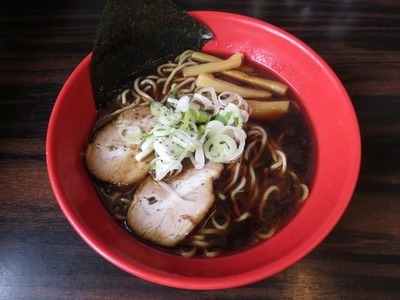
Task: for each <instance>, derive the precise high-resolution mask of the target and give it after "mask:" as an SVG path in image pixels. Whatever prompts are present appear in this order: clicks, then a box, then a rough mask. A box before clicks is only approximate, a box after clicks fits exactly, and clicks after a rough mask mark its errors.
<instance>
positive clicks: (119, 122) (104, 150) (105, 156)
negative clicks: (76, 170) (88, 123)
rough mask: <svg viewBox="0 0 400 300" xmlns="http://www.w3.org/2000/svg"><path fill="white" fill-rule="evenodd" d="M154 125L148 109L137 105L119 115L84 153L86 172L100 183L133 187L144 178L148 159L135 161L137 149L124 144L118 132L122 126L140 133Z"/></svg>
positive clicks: (138, 149) (98, 132) (100, 130)
mask: <svg viewBox="0 0 400 300" xmlns="http://www.w3.org/2000/svg"><path fill="white" fill-rule="evenodd" d="M155 122H156V121H155V118H154V117H153V115H152V114H151V113H150V107H149V106H139V107H137V108H134V109H129V110H126V111H124V112H122V113H121V114H119V116H118V117H117V118H116V119H115V120H114V121H112V122H111V123H109V124H107V125H106V126H104V127H102V128H101V129H99V130H98V131H97V132H96V133H95V135H94V138H93V139H92V142H91V143H90V144H89V145H88V146H87V148H86V151H85V154H84V155H85V161H86V166H87V168H88V170H89V172H90V173H91V174H92V175H94V176H95V177H96V178H98V179H100V180H103V181H107V182H111V183H114V184H122V185H129V184H134V183H136V182H138V181H140V180H142V179H143V178H145V177H146V175H147V174H148V172H149V169H150V161H151V157H150V158H148V159H145V160H143V161H137V160H136V158H135V156H136V155H137V154H138V153H140V152H141V150H140V148H139V147H138V146H136V145H132V144H130V145H129V144H127V143H126V142H124V141H123V140H122V139H121V137H120V134H119V133H118V129H119V126H123V125H136V126H138V127H139V128H140V129H141V130H142V131H150V130H151V129H152V128H153V127H154V125H155Z"/></svg>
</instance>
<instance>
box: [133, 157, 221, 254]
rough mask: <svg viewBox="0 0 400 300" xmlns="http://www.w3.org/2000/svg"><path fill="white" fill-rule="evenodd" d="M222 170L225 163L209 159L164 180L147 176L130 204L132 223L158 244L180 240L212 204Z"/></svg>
mask: <svg viewBox="0 0 400 300" xmlns="http://www.w3.org/2000/svg"><path fill="white" fill-rule="evenodd" d="M222 170H223V164H221V163H211V162H208V163H206V164H205V166H204V167H203V168H202V169H195V168H194V167H192V166H191V167H188V168H186V169H184V171H182V173H180V174H179V175H178V176H176V177H174V178H172V179H169V180H165V181H154V179H153V178H152V177H151V176H149V177H147V178H146V179H145V180H144V181H143V182H142V183H141V184H140V185H139V187H138V189H137V191H136V193H135V196H134V199H133V201H132V203H131V206H130V208H129V211H128V219H127V221H128V225H129V227H130V228H131V229H132V230H133V231H134V232H135V233H136V234H138V235H139V236H141V237H143V238H145V239H147V240H150V241H152V242H154V243H156V244H158V245H161V246H167V247H173V246H175V245H177V244H179V243H180V242H181V241H182V240H183V239H184V238H185V237H186V236H187V235H188V234H189V233H190V232H191V231H192V230H193V229H194V228H195V227H196V226H197V225H199V224H200V223H201V222H202V221H203V219H204V218H205V217H206V216H207V214H208V212H209V211H210V209H211V208H212V207H213V205H214V203H215V199H216V197H215V195H214V180H216V179H218V178H219V177H220V175H221V173H222Z"/></svg>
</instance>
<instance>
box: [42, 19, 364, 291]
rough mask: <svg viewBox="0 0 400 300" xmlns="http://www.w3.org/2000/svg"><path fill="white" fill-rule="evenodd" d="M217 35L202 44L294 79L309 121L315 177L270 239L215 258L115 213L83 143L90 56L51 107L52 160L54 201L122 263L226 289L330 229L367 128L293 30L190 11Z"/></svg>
mask: <svg viewBox="0 0 400 300" xmlns="http://www.w3.org/2000/svg"><path fill="white" fill-rule="evenodd" d="M191 14H192V15H193V16H194V17H195V18H198V19H199V20H200V21H202V22H203V23H205V24H206V25H208V26H209V27H210V28H211V29H212V31H213V32H214V34H215V39H213V40H212V41H210V42H209V43H207V44H206V46H205V47H204V49H203V50H204V51H206V52H211V53H217V54H218V53H220V54H228V53H234V52H239V51H241V52H244V53H245V55H246V57H247V59H249V60H251V61H254V62H257V64H259V65H261V66H262V67H265V68H266V69H268V70H269V72H272V73H273V74H274V75H275V76H277V77H278V78H280V79H281V80H282V81H284V82H285V83H287V84H288V85H289V86H290V88H291V89H292V91H293V92H294V93H295V94H296V95H297V96H298V99H299V100H300V102H301V104H302V106H303V107H304V109H305V112H306V114H307V115H308V118H309V120H310V122H311V124H312V127H313V131H314V136H315V143H316V156H317V157H316V166H315V179H314V182H313V185H312V190H311V194H310V197H309V199H308V200H307V202H306V203H305V205H304V206H303V207H302V209H301V210H300V212H298V214H297V215H296V216H295V217H294V219H293V220H292V221H291V222H290V223H289V224H288V225H287V226H285V227H284V228H283V229H282V230H281V231H280V232H279V233H278V234H277V235H276V236H274V237H273V238H271V239H270V240H268V241H267V242H265V243H262V244H260V245H259V246H256V247H254V248H252V249H250V250H247V251H244V252H242V253H239V254H235V255H231V256H226V257H221V258H215V259H184V258H181V257H177V256H174V255H171V254H167V253H163V252H161V251H158V250H156V249H153V248H151V247H149V246H147V245H144V244H142V243H140V242H138V241H136V240H135V239H134V238H132V237H131V236H130V235H129V234H127V233H126V232H125V231H124V230H123V229H122V228H120V226H119V225H118V224H117V223H115V222H114V221H113V219H112V218H111V216H110V215H109V214H108V212H107V211H106V209H105V207H104V206H103V204H102V203H101V201H100V199H99V198H98V196H97V195H96V192H95V190H94V188H93V187H92V184H91V181H90V178H89V176H88V174H87V173H86V170H85V167H84V164H83V160H82V157H81V152H82V150H83V149H84V145H85V144H86V141H87V137H88V135H89V133H90V131H91V127H92V125H93V122H94V120H95V107H94V102H93V96H92V91H91V85H90V74H89V65H90V59H91V55H88V56H87V57H86V58H85V59H84V60H83V61H82V63H81V64H80V65H79V66H78V67H77V68H76V70H75V71H74V72H73V74H72V75H71V76H70V78H69V79H68V81H67V82H66V84H65V85H64V87H63V89H62V90H61V92H60V94H59V97H58V99H57V101H56V104H55V106H54V109H53V112H52V115H51V119H50V123H49V128H48V135H47V146H46V147H47V149H46V150H47V165H48V171H49V176H50V181H51V185H52V188H53V190H54V193H55V195H56V198H57V201H58V203H59V205H60V207H61V209H62V211H63V213H64V214H65V216H66V218H67V219H68V221H69V222H70V223H71V225H72V226H73V227H74V229H75V230H76V231H77V232H78V234H79V235H80V236H81V237H82V238H83V239H84V240H85V241H86V242H87V243H88V244H89V245H90V246H91V247H92V248H93V249H94V250H95V251H96V252H97V253H99V254H100V255H101V256H103V257H104V258H106V259H107V260H108V261H110V262H111V263H113V264H115V265H116V266H118V267H120V268H121V269H123V270H125V271H127V272H129V273H131V274H133V275H136V276H138V277H141V278H143V279H146V280H149V281H152V282H156V283H159V284H163V285H167V286H173V287H180V288H187V289H220V288H228V287H235V286H240V285H244V284H248V283H251V282H254V281H257V280H260V279H263V278H266V277H269V276H272V275H274V274H276V273H277V272H280V271H282V270H284V269H285V268H287V267H289V266H290V265H292V264H293V263H295V262H297V261H298V260H299V259H300V258H302V257H303V256H304V255H306V254H307V253H309V252H310V251H311V250H312V249H313V248H314V247H316V246H317V245H318V244H319V243H320V242H321V241H322V240H323V239H324V238H325V237H326V235H327V234H328V233H329V232H330V231H331V230H332V228H333V227H334V226H335V224H336V223H337V221H338V220H339V218H340V217H341V215H342V214H343V212H344V210H345V208H346V207H347V205H348V202H349V201H350V198H351V195H352V193H353V190H354V187H355V183H356V180H357V177H358V171H359V165H360V137H359V130H358V125H357V120H356V117H355V114H354V110H353V107H352V105H351V102H350V100H349V98H348V96H347V94H346V92H345V90H344V88H343V86H342V85H341V83H340V81H339V80H338V79H337V77H336V76H335V74H334V73H333V72H332V70H331V69H330V68H329V67H328V66H327V64H326V63H325V62H324V61H323V60H322V59H321V58H320V57H319V56H318V55H317V54H316V53H314V51H312V50H311V49H310V48H309V47H307V46H306V45H304V44H303V43H302V42H301V41H299V40H298V39H296V38H295V37H293V36H291V35H290V34H288V33H286V32H284V31H282V30H280V29H278V28H276V27H274V26H272V25H269V24H266V23H264V22H261V21H258V20H254V19H251V18H248V17H244V16H239V15H234V14H227V13H220V12H191Z"/></svg>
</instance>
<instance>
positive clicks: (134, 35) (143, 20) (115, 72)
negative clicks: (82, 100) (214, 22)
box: [91, 0, 213, 110]
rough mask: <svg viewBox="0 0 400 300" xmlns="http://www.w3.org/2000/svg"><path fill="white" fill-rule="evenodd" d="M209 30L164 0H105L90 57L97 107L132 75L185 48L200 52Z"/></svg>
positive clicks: (126, 84) (125, 85)
mask: <svg viewBox="0 0 400 300" xmlns="http://www.w3.org/2000/svg"><path fill="white" fill-rule="evenodd" d="M212 37H213V34H212V33H211V31H210V30H209V29H208V28H207V27H206V26H205V25H204V24H202V23H200V22H199V21H197V20H196V19H194V18H193V17H191V16H190V15H188V14H187V13H186V12H184V11H183V10H181V9H180V8H179V7H178V6H176V5H175V4H174V3H173V2H172V1H168V0H108V1H107V3H106V5H105V7H104V11H103V16H102V18H101V20H100V23H99V26H98V29H97V33H96V37H95V41H94V45H93V55H92V61H91V80H92V89H93V95H94V100H95V103H96V108H97V110H101V109H103V108H105V107H106V106H107V105H108V104H109V103H111V102H113V101H114V100H115V98H116V97H117V96H118V94H120V93H121V92H122V91H123V90H125V89H126V88H128V87H130V86H132V84H133V79H134V78H136V77H137V76H139V75H140V73H141V72H143V71H144V70H147V69H149V68H150V67H151V66H154V65H155V64H157V63H159V62H161V61H164V60H167V59H168V58H172V57H175V56H177V55H179V54H180V53H182V52H183V51H185V50H187V49H193V50H200V49H201V48H202V46H203V45H204V44H205V43H206V42H207V41H208V40H210V39H212Z"/></svg>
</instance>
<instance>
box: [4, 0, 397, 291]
mask: <svg viewBox="0 0 400 300" xmlns="http://www.w3.org/2000/svg"><path fill="white" fill-rule="evenodd" d="M177 3H178V4H179V5H180V6H181V7H182V8H184V9H185V10H217V11H227V12H234V13H239V14H243V15H248V16H252V17H255V18H258V19H261V20H264V21H266V22H269V23H271V24H273V25H276V26H278V27H281V28H283V29H284V30H286V31H288V32H290V33H291V34H293V35H295V36H297V37H298V38H300V39H301V40H303V41H304V42H305V43H307V44H308V45H309V46H311V47H312V48H313V49H314V50H315V51H316V52H317V53H319V54H320V55H321V57H322V58H323V59H325V60H326V62H327V63H328V64H329V65H330V66H331V67H332V69H333V70H334V71H335V72H336V74H337V75H338V77H339V78H340V79H341V81H342V82H343V84H344V86H345V88H346V89H347V91H348V93H349V95H350V98H351V100H352V102H353V105H354V108H355V111H356V113H357V117H358V120H359V124H360V130H361V136H362V147H363V157H362V166H361V172H360V178H359V181H358V184H357V187H356V189H355V192H354V195H353V197H352V200H351V203H350V206H349V207H348V209H347V210H346V212H345V214H344V216H343V218H342V219H341V220H340V222H339V223H338V225H337V226H336V227H335V228H334V230H333V231H332V232H331V234H330V235H329V236H328V237H327V238H326V239H325V240H324V241H323V243H322V244H320V245H319V246H318V247H317V248H316V249H315V250H314V251H312V252H311V253H310V254H309V255H308V256H306V257H305V258H304V259H302V260H301V261H300V262H298V263H297V264H295V265H294V266H292V267H290V268H289V269H287V270H285V271H284V272H282V273H280V274H278V275H276V276H274V277H272V278H269V279H265V280H263V281H260V282H257V283H254V284H251V285H248V286H244V287H240V288H235V289H229V290H222V291H188V290H179V289H174V288H168V287H164V286H159V285H156V284H153V283H149V282H146V281H144V280H142V279H139V278H136V277H134V276H132V275H129V274H128V273H126V272H124V271H122V270H120V269H118V268H117V267H115V266H114V265H112V264H110V263H109V262H107V261H106V260H104V259H103V258H101V257H100V256H99V255H98V254H96V253H95V252H94V251H93V250H92V249H91V248H89V246H87V244H85V243H84V242H83V240H81V239H80V238H79V236H78V235H77V233H76V232H75V231H74V230H73V229H72V227H71V226H70V225H69V223H68V222H67V221H66V219H65V218H64V216H63V214H62V212H61V210H60V208H59V207H58V205H57V203H56V200H55V197H54V195H53V192H52V190H51V187H50V184H49V179H48V175H47V170H46V163H45V137H46V130H47V124H48V120H49V117H50V113H51V109H52V107H53V105H54V102H55V99H56V97H57V95H58V92H59V91H60V89H61V87H62V85H63V83H64V82H65V80H66V79H67V77H68V76H69V75H70V73H71V72H72V70H73V69H74V68H75V67H76V66H77V64H78V63H79V62H80V61H81V60H82V59H83V58H84V57H85V56H86V55H87V54H88V53H89V52H90V51H91V47H92V42H93V38H94V34H95V31H96V27H97V24H98V22H99V18H100V16H101V13H102V9H103V7H104V4H105V0H97V1H94V0H93V1H78V0H58V1H46V0H37V1H28V0H3V1H2V2H1V4H0V298H1V299H110V298H116V299H123V298H127V299H290V298H295V299H343V298H351V299H400V193H399V192H400V2H399V1H397V0H392V1H374V0H353V1H348V0H337V1H322V0H321V1H297V0H291V1H290V0H286V1H280V0H279V1H277V0H271V1H263V0H251V1H250V0H249V1H247V0H236V1H233V0H230V1H222V0H218V1H210V0H208V1H207V0H180V1H177ZM378 3H379V4H378Z"/></svg>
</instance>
